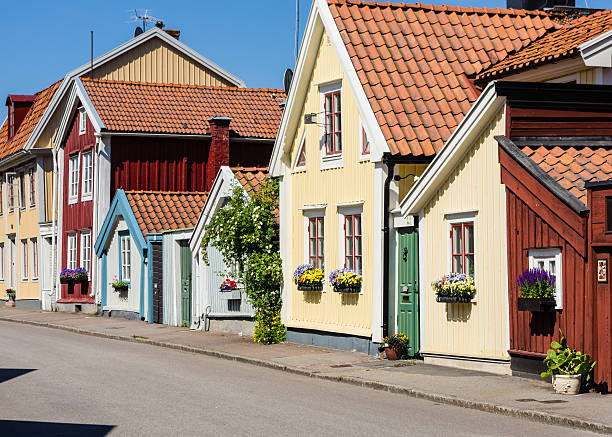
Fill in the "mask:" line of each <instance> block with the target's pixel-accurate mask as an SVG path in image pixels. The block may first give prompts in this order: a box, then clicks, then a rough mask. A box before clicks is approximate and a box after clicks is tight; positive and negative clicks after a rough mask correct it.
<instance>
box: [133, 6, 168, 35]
mask: <svg viewBox="0 0 612 437" xmlns="http://www.w3.org/2000/svg"><path fill="white" fill-rule="evenodd" d="M151 12H152V11H151V10H150V9H134V15H132V23H134V22H138V21H142V30H143V31H144V32H146V31H147V23H154V25H155V26H157V27H159V28H162V27H164V22H163V21H162V20H160V19H159V18H155V17H154V16H152V15H150V13H151Z"/></svg>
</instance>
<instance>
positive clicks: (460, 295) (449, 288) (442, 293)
mask: <svg viewBox="0 0 612 437" xmlns="http://www.w3.org/2000/svg"><path fill="white" fill-rule="evenodd" d="M431 285H432V287H433V289H434V291H435V293H436V301H437V302H447V303H468V302H471V301H472V299H474V296H476V286H475V285H474V278H473V277H472V276H471V275H466V274H465V273H450V274H448V275H444V276H442V278H441V279H439V280H438V281H434V282H432V283H431Z"/></svg>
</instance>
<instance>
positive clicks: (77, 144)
mask: <svg viewBox="0 0 612 437" xmlns="http://www.w3.org/2000/svg"><path fill="white" fill-rule="evenodd" d="M70 126H71V127H70V130H69V134H68V137H67V138H66V141H65V143H64V172H63V178H62V187H63V214H62V254H61V265H62V269H65V268H66V267H67V264H68V234H69V233H72V232H75V233H76V234H77V267H81V266H80V265H79V264H80V254H81V252H80V251H81V238H80V232H81V231H83V230H89V231H90V232H91V229H92V225H93V200H87V201H84V202H83V201H81V194H82V193H81V188H82V186H81V181H82V177H83V163H82V153H83V152H85V151H87V150H92V148H93V147H94V145H95V143H96V139H95V137H94V129H93V126H92V125H91V123H90V122H89V119H87V128H86V131H85V133H84V134H83V135H79V117H78V111H76V112H75V114H74V116H73V118H72V122H71V125H70ZM76 154H79V197H78V200H77V202H76V203H74V204H72V205H70V204H69V203H68V178H69V177H70V174H69V164H68V162H69V159H70V157H71V156H74V155H76ZM93 171H94V172H95V168H94V169H93ZM93 189H95V184H94V187H93ZM93 243H94V240H93V235H92V251H93ZM92 264H93V261H92ZM90 277H91V276H90ZM90 284H91V283H90V282H88V283H86V284H85V283H84V284H75V285H66V284H63V285H62V300H63V301H78V302H93V301H94V299H93V298H90V297H89V296H88V295H89V287H90Z"/></svg>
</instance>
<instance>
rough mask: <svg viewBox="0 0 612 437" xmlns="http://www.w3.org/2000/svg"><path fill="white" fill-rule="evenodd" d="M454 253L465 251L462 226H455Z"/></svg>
mask: <svg viewBox="0 0 612 437" xmlns="http://www.w3.org/2000/svg"><path fill="white" fill-rule="evenodd" d="M453 253H463V244H462V242H461V226H453Z"/></svg>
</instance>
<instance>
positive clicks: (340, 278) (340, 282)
mask: <svg viewBox="0 0 612 437" xmlns="http://www.w3.org/2000/svg"><path fill="white" fill-rule="evenodd" d="M362 282H363V277H362V276H361V275H360V274H359V273H355V272H354V271H352V270H351V269H347V268H343V269H336V270H334V271H333V272H331V274H330V275H329V283H330V284H331V285H332V286H333V287H334V291H335V292H337V293H360V292H361V283H362Z"/></svg>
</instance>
